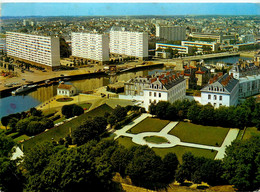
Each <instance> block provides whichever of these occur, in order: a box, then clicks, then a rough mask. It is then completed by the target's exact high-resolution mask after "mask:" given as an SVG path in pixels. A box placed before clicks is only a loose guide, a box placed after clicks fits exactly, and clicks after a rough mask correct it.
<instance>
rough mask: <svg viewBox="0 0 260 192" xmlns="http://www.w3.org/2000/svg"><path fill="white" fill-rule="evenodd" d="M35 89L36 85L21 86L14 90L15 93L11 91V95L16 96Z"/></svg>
mask: <svg viewBox="0 0 260 192" xmlns="http://www.w3.org/2000/svg"><path fill="white" fill-rule="evenodd" d="M35 87H37V85H23V86H21V87H19V88H18V89H16V90H15V91H12V95H17V94H20V93H23V92H25V91H29V90H30V89H33V88H35Z"/></svg>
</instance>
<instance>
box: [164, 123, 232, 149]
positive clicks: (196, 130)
mask: <svg viewBox="0 0 260 192" xmlns="http://www.w3.org/2000/svg"><path fill="white" fill-rule="evenodd" d="M228 131H229V129H228V128H223V127H213V126H203V125H196V124H193V123H187V122H180V123H179V124H178V125H176V126H175V127H174V129H172V130H171V131H170V132H169V134H171V135H174V136H177V137H179V138H180V139H181V141H182V142H189V143H198V144H203V145H212V146H216V144H218V146H221V144H222V143H223V141H224V139H225V137H226V135H227V133H228Z"/></svg>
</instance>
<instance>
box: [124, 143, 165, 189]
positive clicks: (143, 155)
mask: <svg viewBox="0 0 260 192" xmlns="http://www.w3.org/2000/svg"><path fill="white" fill-rule="evenodd" d="M132 151H133V158H132V160H131V161H130V163H129V164H128V166H127V170H126V173H127V175H129V177H130V178H131V180H132V182H133V183H134V184H135V185H137V186H141V187H145V188H149V189H155V188H158V187H159V186H161V182H160V181H161V180H160V179H161V178H160V174H159V173H160V172H161V171H162V166H161V165H162V160H161V158H160V157H159V156H157V155H156V154H155V152H154V151H153V150H152V149H150V148H149V147H147V146H138V147H135V148H133V149H132Z"/></svg>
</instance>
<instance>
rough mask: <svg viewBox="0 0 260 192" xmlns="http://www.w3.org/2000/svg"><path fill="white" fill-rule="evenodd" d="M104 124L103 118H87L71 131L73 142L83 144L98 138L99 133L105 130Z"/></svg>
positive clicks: (105, 123) (105, 124)
mask: <svg viewBox="0 0 260 192" xmlns="http://www.w3.org/2000/svg"><path fill="white" fill-rule="evenodd" d="M106 126H107V122H106V120H105V119H104V118H101V117H95V118H94V119H88V120H86V121H85V122H84V123H83V124H82V125H80V126H79V127H77V128H76V129H75V130H74V131H73V132H72V138H73V142H74V143H75V144H77V145H83V144H84V143H87V142H88V141H90V140H92V139H93V140H99V139H100V135H101V134H102V133H104V132H105V130H106Z"/></svg>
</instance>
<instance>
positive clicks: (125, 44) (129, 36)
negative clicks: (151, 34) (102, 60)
mask: <svg viewBox="0 0 260 192" xmlns="http://www.w3.org/2000/svg"><path fill="white" fill-rule="evenodd" d="M110 53H113V54H119V55H128V56H134V57H138V58H139V59H146V58H148V34H147V33H145V32H132V31H113V30H112V31H110Z"/></svg>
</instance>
